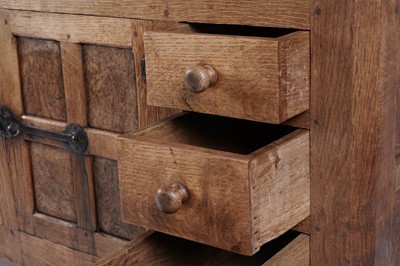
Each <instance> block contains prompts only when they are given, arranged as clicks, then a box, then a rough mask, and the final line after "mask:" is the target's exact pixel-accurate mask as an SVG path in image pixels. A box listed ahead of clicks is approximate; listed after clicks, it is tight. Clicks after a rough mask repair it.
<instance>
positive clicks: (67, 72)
mask: <svg viewBox="0 0 400 266" xmlns="http://www.w3.org/2000/svg"><path fill="white" fill-rule="evenodd" d="M60 49H61V60H62V72H63V80H64V93H65V102H66V111H67V121H68V123H74V124H78V125H80V126H83V127H85V126H86V125H87V117H86V116H87V111H86V94H85V84H84V77H83V60H82V49H81V45H79V44H76V43H69V42H61V43H60Z"/></svg>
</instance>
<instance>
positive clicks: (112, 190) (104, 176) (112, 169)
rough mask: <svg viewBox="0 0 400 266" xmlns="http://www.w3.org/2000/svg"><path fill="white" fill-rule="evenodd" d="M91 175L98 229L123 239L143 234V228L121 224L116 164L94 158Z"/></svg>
mask: <svg viewBox="0 0 400 266" xmlns="http://www.w3.org/2000/svg"><path fill="white" fill-rule="evenodd" d="M93 175H94V183H95V188H96V203H97V204H96V207H97V208H96V209H97V216H98V224H99V229H100V230H101V231H102V232H105V233H108V234H110V235H113V236H118V237H121V238H124V239H133V238H134V237H135V236H137V235H139V234H141V233H143V232H145V229H144V228H141V227H138V226H135V225H131V224H126V223H123V222H122V218H121V202H120V195H119V181H118V169H117V162H116V161H112V160H108V159H104V158H99V157H94V158H93Z"/></svg>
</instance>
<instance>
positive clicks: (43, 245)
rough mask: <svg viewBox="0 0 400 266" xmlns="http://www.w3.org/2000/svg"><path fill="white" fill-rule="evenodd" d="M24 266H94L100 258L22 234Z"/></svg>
mask: <svg viewBox="0 0 400 266" xmlns="http://www.w3.org/2000/svg"><path fill="white" fill-rule="evenodd" d="M21 246H22V258H23V265H49V266H50V265H60V266H62V265H65V266H70V265H82V266H84V265H93V264H94V263H95V262H96V261H97V260H98V258H97V257H95V256H92V255H88V254H85V253H81V252H79V251H75V250H73V249H70V248H67V247H65V246H62V245H58V244H55V243H53V242H50V241H48V240H45V239H41V238H37V237H34V236H30V235H27V234H21Z"/></svg>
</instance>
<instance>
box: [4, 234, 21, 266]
mask: <svg viewBox="0 0 400 266" xmlns="http://www.w3.org/2000/svg"><path fill="white" fill-rule="evenodd" d="M0 239H1V241H0V258H1V259H5V260H7V261H9V262H12V263H15V264H17V265H21V264H22V256H21V244H20V233H19V231H17V230H12V229H10V228H9V227H7V226H0Z"/></svg>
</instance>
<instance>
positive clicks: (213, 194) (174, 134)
mask: <svg viewBox="0 0 400 266" xmlns="http://www.w3.org/2000/svg"><path fill="white" fill-rule="evenodd" d="M214 119H216V118H214ZM211 121H212V118H211V116H207V117H206V118H204V116H202V115H197V116H194V115H193V116H190V115H183V116H178V117H177V118H175V119H173V120H170V121H167V122H164V123H161V124H160V125H159V126H154V127H152V128H149V129H146V130H144V131H139V132H138V133H136V134H132V135H125V136H121V137H120V138H119V144H118V155H119V158H118V171H119V176H120V191H121V201H122V203H121V204H122V217H123V220H124V221H126V222H130V223H133V224H137V225H140V226H144V227H147V228H150V229H153V230H158V231H162V232H166V233H169V234H173V235H177V236H180V237H184V238H188V239H191V240H195V241H198V242H201V243H205V244H208V245H212V246H216V247H220V248H223V249H227V250H231V251H233V252H237V253H241V254H246V255H251V254H254V253H255V252H256V251H257V250H258V249H259V247H260V246H261V245H262V244H264V243H266V242H267V241H269V240H271V239H274V238H276V237H277V236H279V235H281V234H282V233H284V232H285V231H287V230H288V229H290V228H292V227H293V226H295V225H296V224H298V223H299V222H300V221H302V220H304V219H305V218H306V217H307V216H308V215H309V168H308V167H309V166H308V161H309V153H308V147H309V135H308V132H307V131H305V130H297V131H294V132H292V133H290V134H288V135H285V134H282V133H281V134H280V136H279V137H278V136H276V138H279V139H278V140H276V141H273V140H271V143H270V144H269V145H266V146H265V147H262V145H261V147H260V148H258V149H256V150H255V151H253V152H251V151H248V150H247V148H248V147H249V146H251V145H250V144H248V145H246V144H244V143H241V142H248V140H247V141H246V140H244V139H241V138H237V139H235V140H232V141H226V143H223V142H222V141H221V139H220V138H224V137H227V136H228V135H226V136H225V134H223V133H221V134H220V135H219V134H214V131H218V130H222V129H223V128H225V127H229V128H227V129H226V130H227V131H228V132H229V131H234V129H235V128H239V126H238V127H236V126H235V123H234V122H233V121H231V120H230V121H229V122H226V124H224V123H225V122H224V120H223V119H219V120H216V121H214V122H211ZM236 122H237V121H236ZM221 123H222V124H223V125H220V126H219V127H216V125H217V124H221ZM230 123H231V124H230ZM193 125H195V126H193ZM203 125H207V126H210V128H209V129H208V131H207V129H205V130H204V129H201V128H202V126H203ZM257 126H260V128H263V126H262V125H260V124H258V123H257ZM250 127H251V122H247V127H246V126H244V128H246V130H250ZM270 130H271V131H272V129H270ZM198 131H200V132H199V133H196V132H198ZM210 131H212V132H210ZM266 132H267V130H264V131H262V132H259V134H260V136H266ZM243 134H244V135H246V133H242V135H243ZM252 134H255V130H253V131H251V133H248V135H249V136H250V135H252ZM271 134H273V133H272V132H271ZM218 136H219V137H218ZM246 136H247V135H246ZM254 137H255V136H254V135H253V138H254ZM243 138H245V137H243ZM234 143H235V144H236V146H237V147H236V148H234V146H235V145H233V144H234ZM240 144H243V147H241V145H240ZM251 144H253V145H254V143H251ZM256 144H258V143H256ZM224 148H228V149H229V152H227V151H221V150H219V149H224ZM232 149H233V150H232ZM241 153H242V154H241ZM244 153H245V154H244ZM176 182H179V183H181V184H183V185H184V186H186V187H187V189H188V193H189V196H188V199H187V201H186V202H185V203H183V204H182V206H181V207H180V208H179V210H178V211H177V212H175V213H173V214H166V213H164V212H162V211H160V210H159V209H158V207H157V205H156V199H155V197H156V192H157V190H158V189H159V188H162V187H169V186H171V185H172V184H173V183H176Z"/></svg>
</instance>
